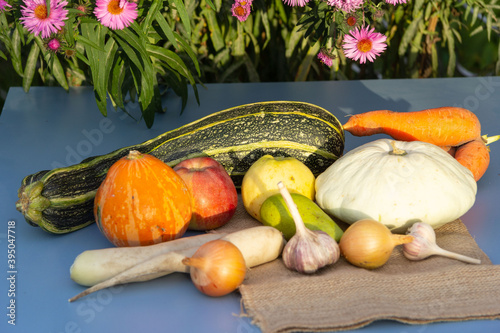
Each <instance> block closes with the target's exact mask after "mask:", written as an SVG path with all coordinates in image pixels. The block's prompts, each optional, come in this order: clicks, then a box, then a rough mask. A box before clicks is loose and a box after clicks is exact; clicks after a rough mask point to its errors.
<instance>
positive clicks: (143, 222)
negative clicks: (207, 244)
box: [94, 150, 192, 246]
mask: <svg viewBox="0 0 500 333" xmlns="http://www.w3.org/2000/svg"><path fill="white" fill-rule="evenodd" d="M191 203H192V199H191V194H190V193H189V190H188V188H187V186H186V184H185V183H184V181H183V180H182V178H181V177H180V176H179V175H178V174H177V173H176V172H175V171H174V170H173V169H172V168H171V167H169V166H168V165H167V164H165V163H164V162H163V161H161V160H159V159H158V158H156V157H154V156H152V155H149V154H142V153H140V152H138V151H135V150H132V151H130V152H129V154H128V155H127V156H125V157H122V158H121V159H120V160H118V161H116V162H115V163H114V164H113V165H112V166H111V167H110V168H109V171H108V173H107V175H106V178H105V179H104V181H103V182H102V183H101V185H100V187H99V189H98V190H97V193H96V196H95V199H94V216H95V219H96V223H97V226H98V227H99V230H101V232H102V233H103V234H104V235H105V236H106V238H107V239H108V240H109V241H110V242H111V243H113V244H114V245H116V246H139V245H151V244H156V243H160V242H164V241H169V240H172V239H176V238H179V237H181V236H182V235H183V234H184V233H185V232H186V230H187V228H188V226H189V221H190V220H191V212H192V206H191V205H192V204H191Z"/></svg>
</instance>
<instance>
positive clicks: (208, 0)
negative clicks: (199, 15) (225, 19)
mask: <svg viewBox="0 0 500 333" xmlns="http://www.w3.org/2000/svg"><path fill="white" fill-rule="evenodd" d="M205 1H206V2H207V3H208V5H209V6H210V8H212V10H213V11H214V12H216V11H217V9H216V8H215V5H214V3H213V2H212V0H205Z"/></svg>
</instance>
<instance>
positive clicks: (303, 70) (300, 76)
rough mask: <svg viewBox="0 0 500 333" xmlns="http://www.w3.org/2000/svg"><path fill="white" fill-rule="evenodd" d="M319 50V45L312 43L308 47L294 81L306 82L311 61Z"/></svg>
mask: <svg viewBox="0 0 500 333" xmlns="http://www.w3.org/2000/svg"><path fill="white" fill-rule="evenodd" d="M319 49H320V43H314V44H313V45H311V46H310V47H309V50H308V51H307V55H306V56H305V57H304V59H303V60H302V62H301V63H300V66H299V69H298V71H297V74H296V76H295V81H306V79H307V75H308V74H309V69H310V68H311V64H312V62H313V60H314V59H315V58H316V55H317V54H318V52H319Z"/></svg>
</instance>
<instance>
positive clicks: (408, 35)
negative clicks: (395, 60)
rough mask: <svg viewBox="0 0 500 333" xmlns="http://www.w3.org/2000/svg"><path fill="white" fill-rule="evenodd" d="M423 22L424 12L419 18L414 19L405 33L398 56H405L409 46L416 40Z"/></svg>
mask: <svg viewBox="0 0 500 333" xmlns="http://www.w3.org/2000/svg"><path fill="white" fill-rule="evenodd" d="M421 20H422V12H420V13H419V16H418V17H414V18H413V21H412V22H411V23H410V25H409V26H408V27H407V28H406V30H405V32H404V33H403V37H402V38H401V43H400V44H399V49H398V54H399V55H400V56H403V55H404V54H405V53H406V50H407V49H408V45H409V44H410V42H411V41H412V40H413V39H414V38H415V34H416V33H417V30H418V26H419V23H420V21H421Z"/></svg>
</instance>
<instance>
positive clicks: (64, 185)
mask: <svg viewBox="0 0 500 333" xmlns="http://www.w3.org/2000/svg"><path fill="white" fill-rule="evenodd" d="M344 140H345V138H344V130H343V128H342V125H341V123H340V122H339V121H338V119H337V118H336V117H335V116H334V115H333V114H331V113H330V112H328V111H327V110H325V109H323V108H321V107H319V106H316V105H313V104H309V103H303V102H292V101H277V102H258V103H252V104H246V105H241V106H236V107H232V108H229V109H226V110H223V111H219V112H216V113H213V114H211V115H208V116H206V117H204V118H201V119H199V120H197V121H194V122H192V123H189V124H186V125H184V126H181V127H179V128H176V129H174V130H171V131H168V132H165V133H163V134H161V135H159V136H157V137H155V138H153V139H151V140H148V141H145V142H143V143H140V144H137V145H134V146H129V147H124V148H121V149H118V150H115V151H113V152H111V153H109V154H106V155H101V156H95V157H90V158H87V159H85V160H83V161H82V162H81V163H79V164H75V165H72V166H69V167H63V168H56V169H53V170H43V171H39V172H37V173H35V174H32V175H28V176H26V177H25V178H24V179H23V180H22V182H21V187H20V188H19V191H18V196H19V200H18V201H17V202H16V208H17V210H19V211H20V212H21V213H22V214H23V215H24V217H25V219H26V221H27V222H28V223H29V224H31V225H33V226H39V227H41V228H42V229H44V230H45V231H48V232H51V233H56V234H63V233H68V232H72V231H75V230H78V229H81V228H83V227H85V226H87V225H89V224H91V223H93V222H94V216H93V210H92V207H93V201H94V196H95V193H96V191H97V189H98V187H99V185H100V184H101V182H102V181H103V180H104V178H105V176H106V172H107V170H108V169H109V167H110V166H111V165H112V164H113V163H114V162H116V161H117V160H118V159H119V158H121V157H123V156H125V155H127V153H128V152H129V151H130V150H132V149H134V150H138V151H140V152H142V153H148V154H151V155H154V156H156V157H158V158H160V159H161V160H163V161H164V162H165V163H167V164H168V165H170V166H172V167H173V166H175V165H176V164H177V163H179V162H180V161H182V160H185V159H188V158H191V157H196V156H210V157H212V158H214V159H215V160H217V161H218V162H220V163H221V164H222V165H223V166H224V168H225V169H226V171H227V172H228V174H229V175H230V176H231V178H232V180H233V182H234V184H235V185H236V187H237V188H239V187H240V185H241V181H242V179H243V176H244V174H245V172H246V171H247V170H248V168H249V167H250V166H251V165H252V163H253V162H255V161H256V160H257V159H258V158H259V157H261V156H262V155H265V154H270V155H273V156H292V157H295V158H297V159H299V160H300V161H302V162H304V163H305V164H306V165H307V166H308V167H309V168H310V169H311V170H312V172H313V173H314V174H315V175H319V174H320V173H321V172H323V171H324V170H325V169H326V168H327V167H328V166H330V165H331V164H332V163H333V162H334V161H335V160H336V159H337V158H339V157H340V156H341V155H342V153H343V150H344Z"/></svg>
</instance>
